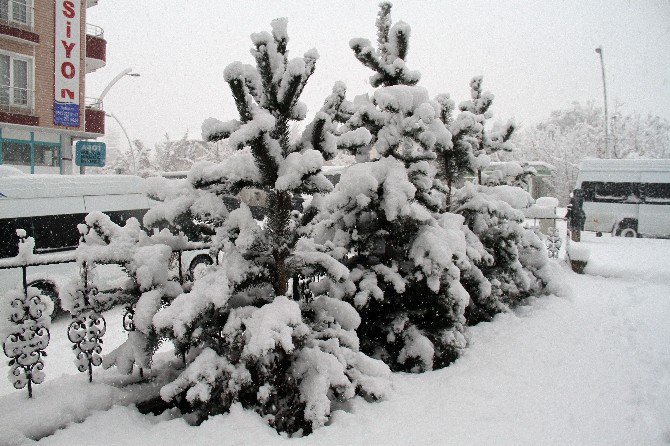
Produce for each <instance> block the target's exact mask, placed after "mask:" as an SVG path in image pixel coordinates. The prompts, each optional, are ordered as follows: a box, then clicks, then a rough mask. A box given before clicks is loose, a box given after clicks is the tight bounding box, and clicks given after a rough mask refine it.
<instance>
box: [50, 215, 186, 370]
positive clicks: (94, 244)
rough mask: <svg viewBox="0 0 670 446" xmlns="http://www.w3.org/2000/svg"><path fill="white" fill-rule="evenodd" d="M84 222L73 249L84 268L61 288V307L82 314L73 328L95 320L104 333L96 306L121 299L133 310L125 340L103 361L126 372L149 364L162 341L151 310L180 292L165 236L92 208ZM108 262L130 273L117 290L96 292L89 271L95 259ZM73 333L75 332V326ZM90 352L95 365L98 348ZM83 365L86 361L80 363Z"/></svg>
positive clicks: (97, 360)
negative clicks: (153, 234)
mask: <svg viewBox="0 0 670 446" xmlns="http://www.w3.org/2000/svg"><path fill="white" fill-rule="evenodd" d="M82 226H83V227H82V228H80V231H81V233H82V236H83V237H82V242H80V244H79V247H78V248H77V251H76V256H77V260H78V262H79V264H80V268H81V270H82V274H81V275H80V277H79V278H77V279H76V280H75V281H73V282H72V283H70V284H69V285H68V286H66V287H65V288H64V291H63V292H62V293H61V300H62V302H63V308H65V309H66V310H68V311H70V312H71V313H72V314H73V315H74V316H77V317H78V318H79V319H80V320H81V323H80V324H79V326H75V327H73V329H74V330H81V329H82V327H86V326H88V325H91V324H93V325H95V326H98V327H99V328H100V331H102V332H101V333H100V336H102V334H104V329H105V328H106V327H103V325H104V320H103V319H102V318H101V317H100V316H99V312H100V311H101V310H103V309H105V308H108V307H110V306H112V305H116V304H125V305H126V306H127V311H128V313H129V315H130V316H132V324H131V326H129V327H127V328H129V329H131V332H130V333H129V335H128V339H127V340H126V341H125V342H124V343H123V344H121V345H120V346H119V347H118V348H116V349H115V350H114V351H112V352H110V353H109V354H108V355H106V356H105V358H104V359H102V365H103V367H105V368H109V367H112V366H117V367H118V368H119V370H120V371H122V372H123V373H128V374H129V373H131V372H132V370H133V365H137V366H138V367H139V368H141V369H149V368H150V364H151V356H152V355H153V353H154V351H155V350H156V349H157V348H158V345H159V342H160V338H159V336H158V334H157V332H156V330H155V329H154V327H153V325H152V319H153V316H154V314H155V313H156V312H157V311H158V309H159V308H160V307H162V306H164V305H165V304H167V302H169V301H170V300H171V299H173V298H174V297H176V296H177V295H178V294H180V293H181V292H182V289H181V287H180V286H179V284H178V283H176V282H174V281H170V280H168V279H169V272H168V270H169V262H170V256H171V255H172V249H171V248H170V246H168V245H166V244H163V243H161V242H162V241H163V240H164V239H165V237H160V235H159V236H158V237H157V239H154V238H153V237H149V236H148V235H147V234H146V233H145V232H144V231H143V229H142V228H141V226H140V224H139V222H138V221H137V220H136V219H134V218H131V219H129V220H128V221H127V222H126V224H125V226H119V225H117V224H116V223H114V222H112V221H111V219H110V218H109V217H108V216H107V215H105V214H103V213H101V212H92V213H91V214H89V215H87V216H86V225H82ZM107 263H115V264H118V265H120V266H121V267H122V268H123V269H124V270H125V271H126V272H127V273H128V280H126V281H125V282H124V283H123V284H122V285H123V286H122V289H121V291H120V292H117V293H115V294H113V295H106V294H105V293H98V292H97V290H95V289H94V288H92V286H91V280H92V277H90V275H91V274H92V273H93V272H94V271H95V265H96V264H107ZM89 313H90V314H89ZM87 314H89V315H87ZM94 322H95V323H94ZM82 324H84V325H83V326H82ZM71 331H72V330H71ZM73 336H75V337H76V336H77V335H76V334H75V333H74V332H73ZM73 342H74V341H73ZM94 353H95V354H96V358H95V362H96V364H94V365H98V363H99V362H100V359H98V356H97V355H99V353H100V352H94ZM85 356H86V355H81V358H83V359H86V360H88V359H90V358H85ZM83 365H86V367H88V365H87V364H80V366H81V367H83Z"/></svg>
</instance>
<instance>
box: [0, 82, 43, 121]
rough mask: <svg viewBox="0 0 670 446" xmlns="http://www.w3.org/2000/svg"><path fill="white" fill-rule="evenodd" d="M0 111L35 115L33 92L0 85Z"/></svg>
mask: <svg viewBox="0 0 670 446" xmlns="http://www.w3.org/2000/svg"><path fill="white" fill-rule="evenodd" d="M0 110H1V111H5V112H9V113H20V114H26V115H32V114H34V113H35V90H30V89H28V88H20V87H11V86H7V85H0Z"/></svg>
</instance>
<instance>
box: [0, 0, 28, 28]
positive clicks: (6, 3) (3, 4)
mask: <svg viewBox="0 0 670 446" xmlns="http://www.w3.org/2000/svg"><path fill="white" fill-rule="evenodd" d="M34 16H35V8H34V7H33V0H0V22H4V23H7V24H8V25H11V26H17V25H18V26H20V27H22V28H27V29H29V30H31V31H32V30H33V29H34V20H33V18H34Z"/></svg>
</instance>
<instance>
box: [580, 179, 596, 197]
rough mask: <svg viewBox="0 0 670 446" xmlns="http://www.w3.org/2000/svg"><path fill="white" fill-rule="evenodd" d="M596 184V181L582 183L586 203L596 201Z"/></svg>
mask: <svg viewBox="0 0 670 446" xmlns="http://www.w3.org/2000/svg"><path fill="white" fill-rule="evenodd" d="M596 184H600V183H596V182H594V181H584V182H583V183H582V194H583V196H584V201H594V197H595V195H596Z"/></svg>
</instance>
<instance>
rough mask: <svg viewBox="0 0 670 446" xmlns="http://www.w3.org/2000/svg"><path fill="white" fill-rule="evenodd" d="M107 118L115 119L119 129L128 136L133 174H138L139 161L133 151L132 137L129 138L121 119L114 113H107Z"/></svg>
mask: <svg viewBox="0 0 670 446" xmlns="http://www.w3.org/2000/svg"><path fill="white" fill-rule="evenodd" d="M105 116H108V117H110V118H113V119H114V120H115V121H116V123H117V124H119V127H121V130H122V131H123V134H124V135H126V140H127V141H128V150H129V151H130V152H128V153H129V154H130V160H131V162H132V163H133V166H132V167H133V174H136V173H137V160H135V152H134V151H133V144H132V143H131V142H130V136H128V132H127V131H126V128H125V127H124V126H123V124H121V121H119V118H117V117H116V115H115V114H114V113H107V112H105Z"/></svg>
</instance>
